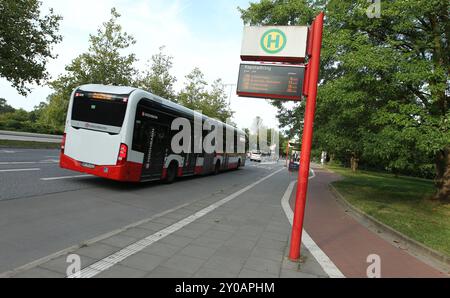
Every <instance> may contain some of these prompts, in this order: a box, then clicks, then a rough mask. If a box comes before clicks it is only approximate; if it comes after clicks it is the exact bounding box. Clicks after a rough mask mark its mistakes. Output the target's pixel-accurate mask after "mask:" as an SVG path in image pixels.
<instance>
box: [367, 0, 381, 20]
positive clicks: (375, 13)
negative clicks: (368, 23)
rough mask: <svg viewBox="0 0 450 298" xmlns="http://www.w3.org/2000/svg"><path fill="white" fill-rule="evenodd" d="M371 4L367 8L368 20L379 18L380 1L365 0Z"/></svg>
mask: <svg viewBox="0 0 450 298" xmlns="http://www.w3.org/2000/svg"><path fill="white" fill-rule="evenodd" d="M367 2H369V3H371V4H370V5H369V7H368V8H367V11H366V14H367V17H368V18H369V19H374V18H377V19H379V18H381V0H367Z"/></svg>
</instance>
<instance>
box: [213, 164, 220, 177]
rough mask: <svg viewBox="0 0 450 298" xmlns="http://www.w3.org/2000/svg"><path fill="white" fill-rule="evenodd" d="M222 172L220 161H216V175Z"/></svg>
mask: <svg viewBox="0 0 450 298" xmlns="http://www.w3.org/2000/svg"><path fill="white" fill-rule="evenodd" d="M219 173H220V161H218V162H216V166H215V167H214V175H217V174H219Z"/></svg>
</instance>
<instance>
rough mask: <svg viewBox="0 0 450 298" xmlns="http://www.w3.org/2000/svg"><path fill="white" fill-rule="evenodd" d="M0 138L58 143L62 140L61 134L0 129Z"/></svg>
mask: <svg viewBox="0 0 450 298" xmlns="http://www.w3.org/2000/svg"><path fill="white" fill-rule="evenodd" d="M0 140H9V141H28V142H43V143H60V142H61V140H62V136H58V135H47V134H39V133H30V132H20V131H6V130H0Z"/></svg>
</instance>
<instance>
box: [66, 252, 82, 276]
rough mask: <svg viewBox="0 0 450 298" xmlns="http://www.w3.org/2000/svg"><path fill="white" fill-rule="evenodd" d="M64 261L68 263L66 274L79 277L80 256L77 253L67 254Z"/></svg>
mask: <svg viewBox="0 0 450 298" xmlns="http://www.w3.org/2000/svg"><path fill="white" fill-rule="evenodd" d="M66 262H67V263H69V264H70V265H69V266H68V267H67V270H66V275H67V276H71V277H75V278H80V277H81V258H80V256H79V255H75V254H74V255H68V256H67V259H66Z"/></svg>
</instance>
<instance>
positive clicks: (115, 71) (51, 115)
mask: <svg viewBox="0 0 450 298" xmlns="http://www.w3.org/2000/svg"><path fill="white" fill-rule="evenodd" d="M119 18H120V14H119V13H118V12H117V11H116V9H114V8H113V9H112V10H111V19H110V20H109V21H108V22H106V23H104V24H103V26H102V27H101V28H99V29H98V31H97V34H96V35H90V37H89V42H90V46H89V50H88V52H86V53H83V54H81V55H80V56H78V57H76V58H75V59H74V60H73V61H72V63H70V64H69V65H67V66H66V73H65V74H63V75H61V76H59V77H58V79H56V80H54V81H52V82H50V86H51V88H52V89H53V90H54V92H53V93H52V94H51V95H50V96H49V98H48V102H49V104H48V107H47V108H46V109H45V111H44V113H43V114H42V121H43V122H44V123H46V124H47V125H49V126H51V127H53V128H54V129H59V130H60V131H63V130H64V123H65V119H66V113H67V109H68V104H69V99H70V95H71V93H72V91H73V90H74V89H75V88H76V87H77V86H80V85H84V84H105V85H116V86H131V85H133V84H134V83H135V78H136V75H137V70H136V69H135V68H134V63H135V62H136V61H137V59H136V57H135V55H134V54H123V52H124V51H125V50H127V49H128V48H129V47H130V46H131V45H133V44H135V40H134V38H133V37H132V36H130V35H128V34H127V33H126V32H123V30H122V27H121V25H119V24H118V19H119Z"/></svg>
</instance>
